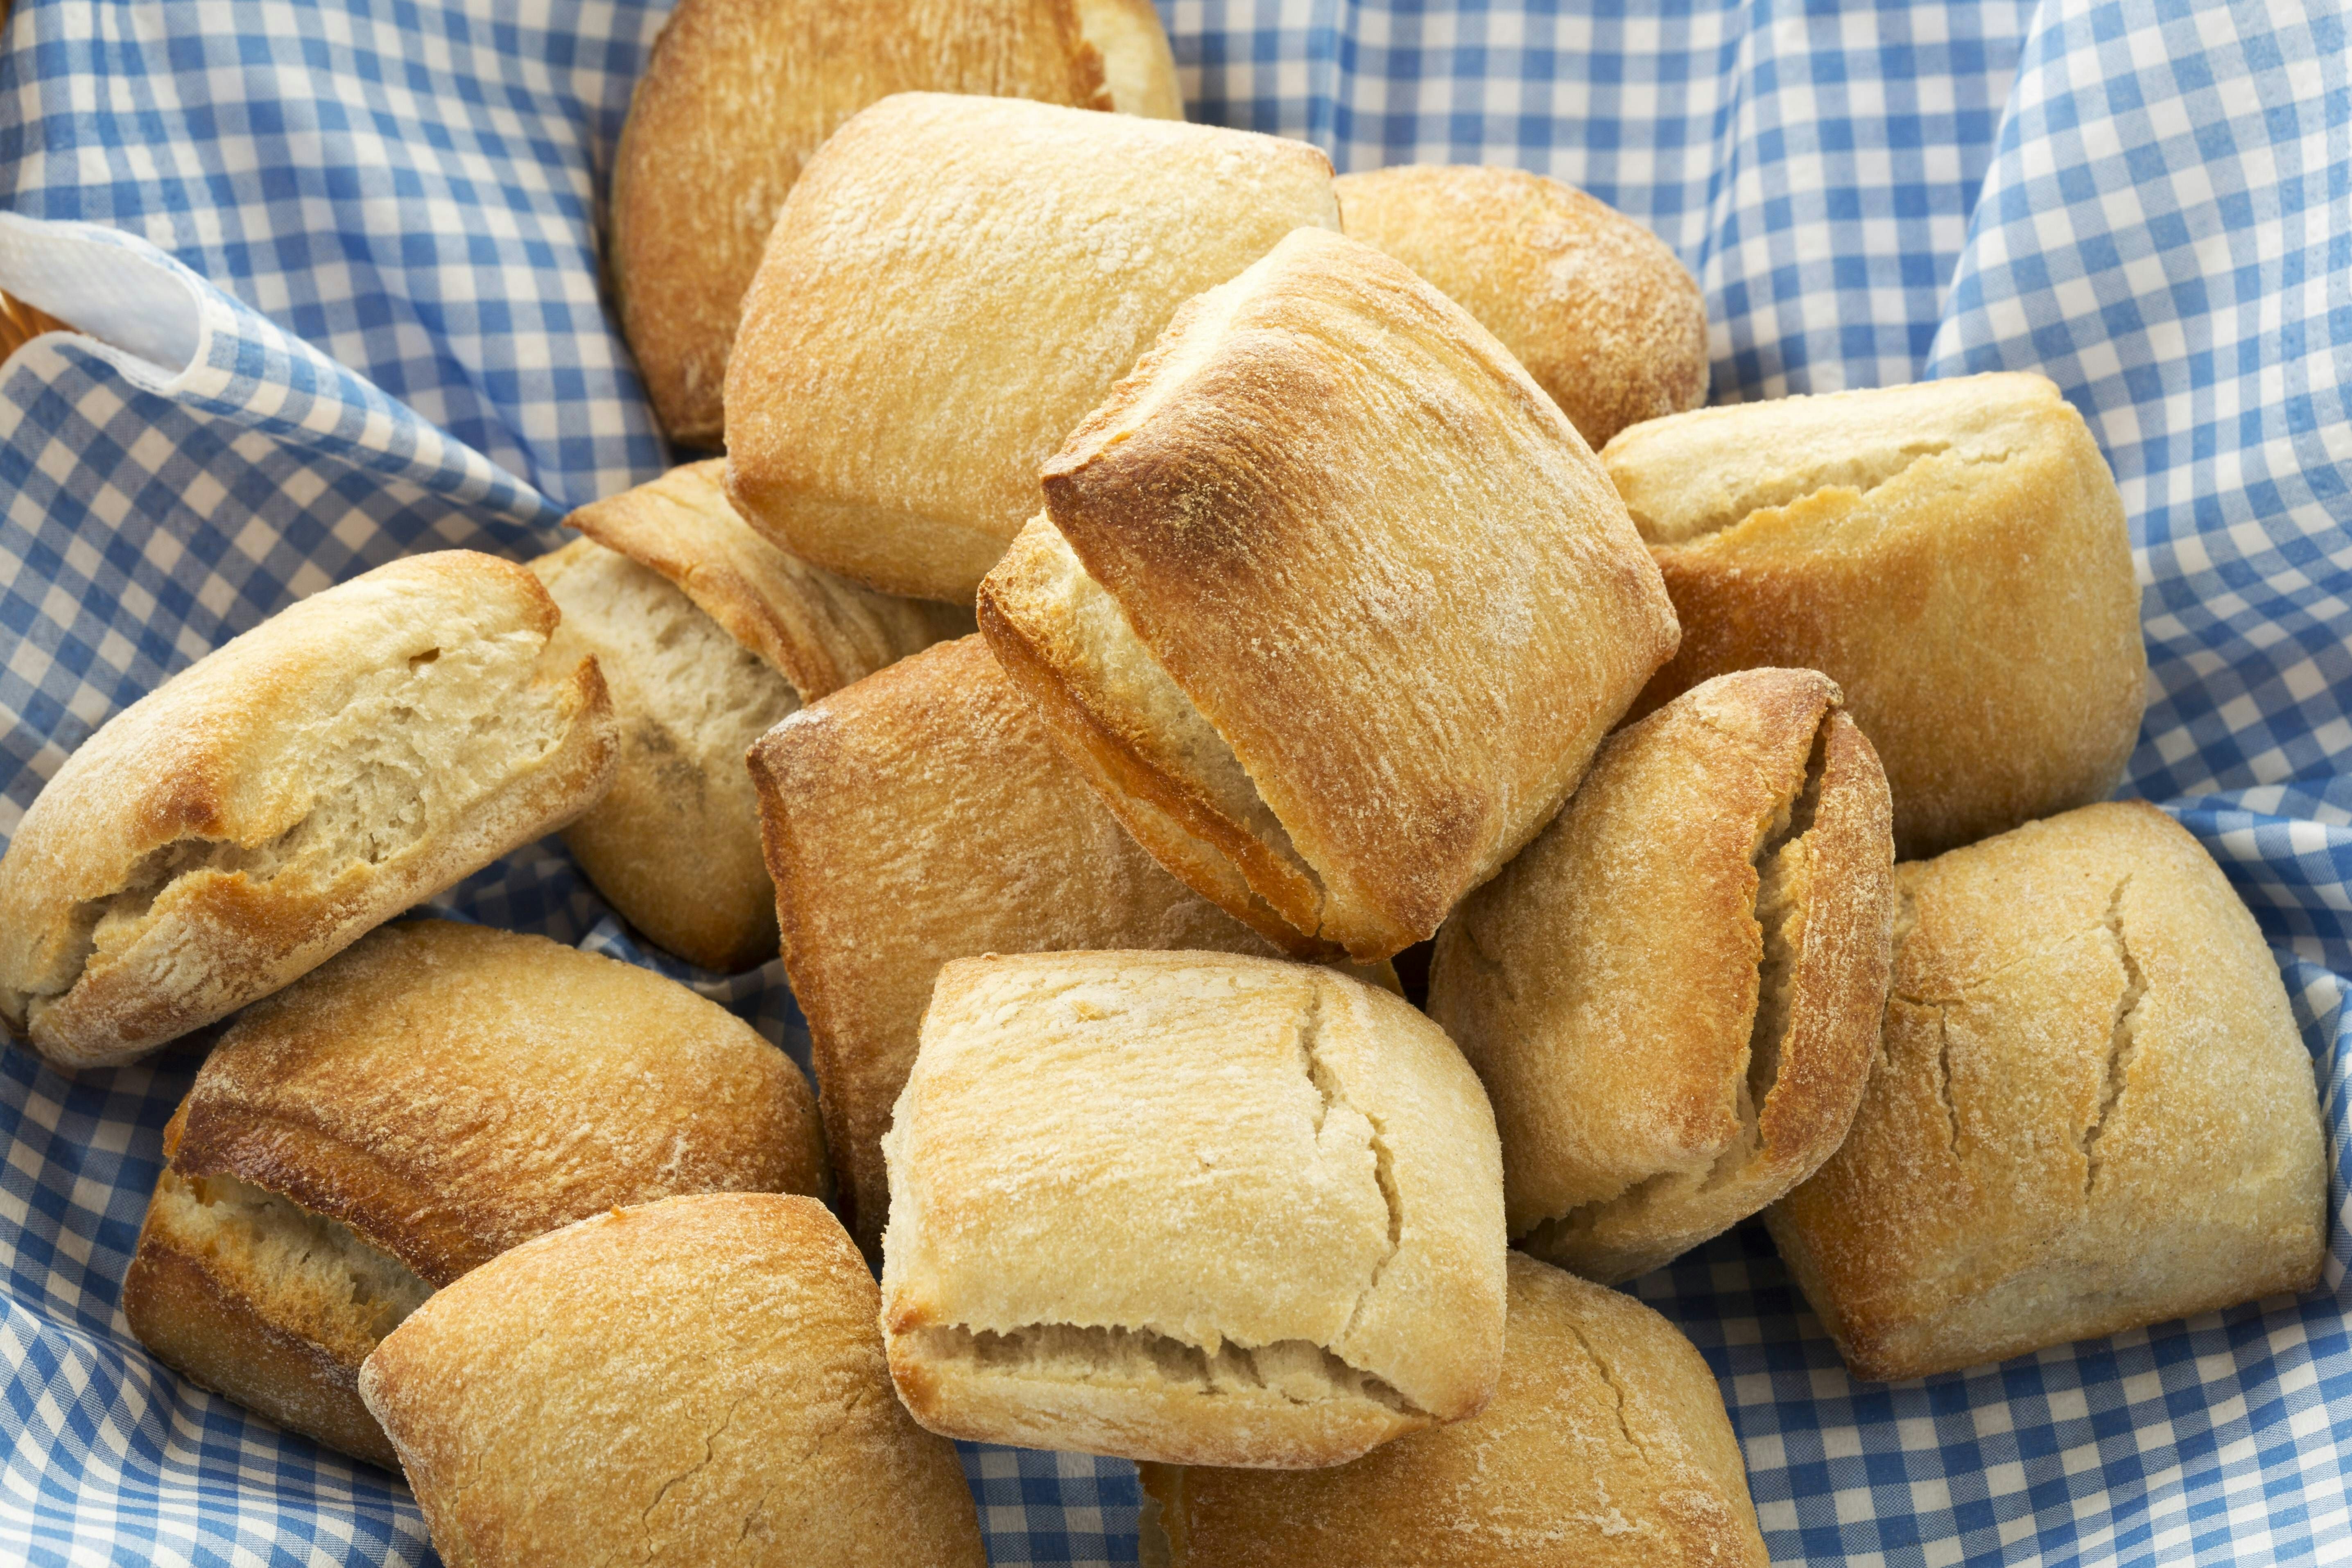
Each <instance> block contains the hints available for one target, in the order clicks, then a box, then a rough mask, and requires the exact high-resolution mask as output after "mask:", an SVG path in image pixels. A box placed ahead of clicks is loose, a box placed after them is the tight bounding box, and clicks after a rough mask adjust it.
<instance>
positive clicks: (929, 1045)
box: [882, 952, 1503, 1468]
mask: <svg viewBox="0 0 2352 1568" xmlns="http://www.w3.org/2000/svg"><path fill="white" fill-rule="evenodd" d="M882 1148H883V1152H884V1155H885V1156H886V1158H887V1160H888V1163H889V1169H890V1229H889V1232H888V1234H887V1236H886V1237H884V1239H883V1263H882V1329H883V1336H884V1339H885V1341H886V1342H887V1344H888V1346H889V1351H890V1375H891V1379H892V1381H893V1382H895V1383H896V1384H898V1394H899V1397H900V1398H902V1399H904V1400H905V1401H906V1403H907V1408H908V1409H909V1410H910V1411H912V1412H913V1413H914V1415H915V1419H916V1420H918V1421H919V1422H921V1423H922V1424H923V1425H924V1426H928V1427H929V1428H930V1429H931V1430H932V1431H934V1432H941V1433H945V1434H947V1435H948V1436H955V1437H968V1438H972V1439H976V1440H978V1441H982V1442H995V1443H1018V1444H1021V1445H1024V1447H1034V1448H1075V1449H1080V1450H1084V1451H1086V1452H1088V1453H1097V1454H1111V1455H1117V1456H1119V1457H1122V1458H1131V1459H1156V1460H1160V1461H1163V1462H1166V1463H1171V1464H1215V1465H1244V1466H1251V1467H1256V1466H1274V1467H1280V1468H1296V1467H1300V1466H1308V1465H1329V1464H1338V1463H1339V1462H1341V1461H1343V1460H1346V1459H1351V1458H1355V1457H1356V1456H1357V1455H1359V1454H1361V1453H1363V1452H1365V1451H1366V1450H1367V1449H1369V1448H1370V1447H1373V1446H1375V1445H1376V1444H1380V1443H1384V1442H1386V1441H1388V1440H1389V1439H1390V1438H1391V1437H1395V1436H1400V1435H1402V1434H1403V1433H1406V1432H1411V1431H1414V1430H1417V1429H1418V1428H1421V1427H1423V1426H1433V1425H1435V1424H1437V1423H1439V1422H1444V1421H1455V1420H1460V1419H1461V1418H1463V1417H1464V1416H1466V1415H1475V1414H1476V1413H1477V1411H1478V1410H1479V1409H1480V1408H1481V1407H1482V1406H1484V1405H1486V1401H1487V1399H1488V1397H1489V1396H1490V1395H1491V1394H1493V1393H1494V1389H1495V1378H1496V1369H1497V1367H1498V1365H1499V1363H1500V1361H1501V1357H1502V1349H1503V1201H1502V1200H1503V1192H1502V1173H1501V1170H1500V1167H1499V1164H1498V1159H1497V1155H1496V1146H1495V1123H1494V1118H1493V1116H1492V1115H1491V1113H1489V1111H1488V1110H1487V1109H1486V1096H1485V1095H1484V1094H1482V1093H1480V1092H1479V1089H1478V1080H1477V1079H1476V1078H1475V1077H1474V1076H1473V1075H1472V1073H1471V1071H1470V1069H1469V1067H1468V1066H1467V1065H1466V1064H1465V1062H1464V1061H1463V1060H1462V1057H1461V1054H1460V1053H1459V1052H1458V1051H1456V1050H1455V1049H1454V1047H1453V1044H1452V1043H1451V1042H1450V1041H1448V1040H1447V1039H1446V1037H1445V1036H1444V1034H1443V1033H1442V1032H1441V1031H1440V1030H1439V1029H1438V1028H1437V1026H1435V1025H1433V1024H1432V1023H1431V1022H1430V1021H1429V1020H1428V1019H1426V1018H1424V1017H1423V1016H1421V1015H1420V1014H1419V1013H1417V1012H1415V1011H1413V1009H1412V1007H1410V1006H1408V1005H1406V1004H1405V1003H1404V1002H1402V1000H1400V999H1399V998H1397V997H1395V996H1391V995H1390V994H1388V993H1386V992H1384V991H1380V990H1377V989H1375V988H1373V987H1371V986H1369V985H1365V984H1360V983H1358V982H1356V981H1353V980H1349V979H1348V978H1346V977H1345V976H1342V975H1338V974H1334V973H1331V972H1330V971H1328V970H1326V969H1318V968H1315V967H1311V966H1308V965H1304V964H1293V963H1280V962H1277V961H1275V960H1271V959H1262V958H1237V957H1225V956H1219V955H1211V954H1204V953H1190V952H1182V953H1179V952H1083V953H1034V954H1029V955H1026V956H1020V957H1003V958H1000V957H993V956H992V957H987V958H966V959H958V960H957V961H956V962H954V963H950V964H949V965H947V967H946V968H944V969H942V970H941V971H940V980H939V985H938V988H937V989H936V990H935V991H934V992H933V994H932V997H931V1005H930V1010H929V1012H928V1013H926V1014H925V1015H924V1016H923V1039H922V1050H921V1053H920V1054H919V1056H918V1057H917V1058H916V1059H915V1068H914V1072H913V1073H912V1074H911V1075H910V1076H909V1077H908V1080H907V1088H906V1091H905V1092H904V1093H903V1094H901V1095H900V1096H899V1097H898V1110H897V1114H896V1116H895V1118H894V1119H893V1121H892V1122H891V1125H890V1131H889V1132H888V1134H887V1136H885V1138H884V1139H883V1141H882Z"/></svg>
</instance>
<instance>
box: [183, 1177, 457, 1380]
mask: <svg viewBox="0 0 2352 1568" xmlns="http://www.w3.org/2000/svg"><path fill="white" fill-rule="evenodd" d="M148 1223H149V1224H150V1226H152V1227H154V1229H155V1232H156V1234H157V1235H158V1236H159V1237H161V1238H163V1239H164V1240H165V1241H166V1242H167V1243H168V1244H169V1245H171V1246H173V1247H177V1248H178V1249H180V1250H181V1251H183V1252H185V1253H188V1254H191V1255H193V1256H197V1257H201V1258H203V1259H204V1261H205V1267H206V1268H207V1269H208V1271H209V1272H211V1273H212V1274H213V1275H214V1276H215V1278H217V1279H220V1280H221V1281H222V1282H223V1283H224V1284H225V1285H226V1287H227V1288H229V1289H233V1290H234V1291H236V1294H238V1295H239V1296H242V1297H243V1298H244V1299H245V1300H247V1301H248V1302H250V1303H251V1304H252V1306H253V1308H254V1310H256V1311H257V1312H258V1313H259V1314H261V1315H262V1316H263V1317H264V1318H266V1319H268V1321H270V1322H271V1323H272V1324H273V1325H275V1326H277V1327H278V1328H281V1329H284V1330H286V1331H289V1332H292V1333H295V1334H298V1335H299V1336H300V1337H301V1338H302V1339H304V1340H306V1341H308V1342H310V1343H313V1344H316V1345H318V1346H320V1348H321V1349H323V1350H325V1351H326V1352H328V1353H329V1354H331V1355H332V1356H333V1357H334V1358H335V1359H336V1360H337V1361H339V1362H341V1363H342V1364H344V1365H345V1366H348V1367H352V1368H353V1369H356V1368H357V1367H358V1366H359V1364H360V1363H361V1362H362V1361H365V1360H366V1359H367V1355H368V1352H370V1351H372V1350H373V1349H374V1348H375V1346H376V1343H377V1342H378V1341H380V1340H382V1339H383V1337H384V1335H386V1334H388V1333H390V1332H392V1331H393V1330H394V1329H396V1328H398V1327H399V1326H400V1324H401V1322H402V1321H404V1319H406V1318H407V1316H408V1314H409V1313H411V1312H414V1311H415V1310H416V1309H417V1308H419V1307H421V1306H423V1305H424V1304H425V1298H426V1297H428V1296H430V1295H432V1293H433V1287H432V1286H430V1285H428V1284H426V1283H425V1281H424V1280H423V1279H420V1278H418V1277H417V1275H416V1274H415V1271H414V1270H412V1269H410V1268H408V1267H407V1266H406V1265H405V1264H404V1263H402V1262H401V1261H400V1260H399V1259H398V1258H394V1257H393V1256H392V1255H391V1254H389V1253H386V1252H383V1251H381V1250H379V1249H378V1248H376V1247H371V1246H369V1245H368V1244H367V1243H366V1242H364V1241H362V1240H361V1239H360V1238H359V1236H358V1235H357V1234H356V1233H355V1232H354V1231H352V1228H351V1227H350V1226H346V1225H343V1224H341V1223H340V1222H338V1221H336V1220H331V1219H329V1218H327V1217H326V1216H325V1215H320V1214H314V1213H312V1212H311V1211H310V1210H309V1209H306V1208H303V1207H301V1206H300V1205H298V1204H296V1203H294V1202H292V1201H291V1200H289V1199H287V1198H282V1197H279V1196H278V1194H275V1193H272V1192H268V1191H266V1190H264V1189H263V1188H260V1187H257V1186H255V1185H253V1184H250V1183H248V1182H242V1181H239V1180H237V1179H236V1177H234V1176H226V1175H211V1176H186V1175H183V1174H181V1173H179V1172H178V1171H175V1170H172V1169H168V1168H167V1169H166V1170H165V1171H164V1173H163V1178H162V1180H160V1181H159V1182H158V1183H157V1184H156V1185H155V1199H154V1205H153V1215H152V1218H151V1219H150V1220H149V1222H148ZM228 1392H230V1393H232V1394H233V1393H235V1392H236V1391H235V1390H230V1391H228Z"/></svg>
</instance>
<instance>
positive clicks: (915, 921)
mask: <svg viewBox="0 0 2352 1568" xmlns="http://www.w3.org/2000/svg"><path fill="white" fill-rule="evenodd" d="M751 777H752V779H753V780H754V781H755V783H756V784H757V787H758V789H759V793H760V810H761V819H762V821H763V823H764V825H765V834H766V842H767V854H768V865H769V868H770V869H771V870H772V872H773V873H774V875H775V886H776V904H777V911H778V913H779V915H780V916H781V917H782V925H783V934H784V968H785V972H786V973H787V974H788V975H789V976H790V978H791V980H792V986H793V998H794V999H795V1000H796V1001H798V1002H799V1003H800V1005H801V1010H802V1011H803V1013H804V1014H806V1015H807V1016H808V1024H809V1037H810V1040H811V1043H812V1047H813V1059H814V1066H815V1068H816V1081H817V1087H818V1089H819V1090H820V1091H821V1093H820V1097H819V1104H820V1105H821V1106H822V1108H823V1109H824V1121H825V1139H826V1143H827V1145H828V1146H829V1147H830V1149H831V1150H832V1152H833V1165H834V1170H835V1173H837V1175H838V1178H839V1182H838V1193H837V1201H838V1203H839V1204H840V1206H841V1208H842V1211H843V1213H844V1215H845V1218H846V1220H847V1223H848V1225H849V1226H850V1230H851V1233H852V1234H853V1235H855V1236H856V1237H857V1239H858V1242H859V1244H860V1245H861V1246H863V1247H865V1248H866V1250H867V1251H868V1252H870V1253H872V1254H874V1255H875V1256H877V1257H879V1256H880V1253H881V1247H882V1226H883V1221H884V1219H885V1218H886V1217H887V1215H888V1214H889V1212H890V1181H889V1176H888V1173H887V1171H886V1170H885V1169H884V1167H883V1163H882V1134H883V1131H885V1130H886V1129H887V1128H888V1126H889V1125H890V1108H891V1106H892V1105H893V1104H894V1103H896V1102H897V1100H898V1091H899V1090H900V1089H904V1088H906V1086H907V1073H908V1069H910V1068H913V1066H914V1065H915V1049H916V1046H917V1043H918V1039H919V1032H920V1030H921V1027H922V1022H923V1009H924V1008H925V1007H927V1006H928V1005H929V1004H930V1000H931V983H932V982H933V981H934V980H936V979H937V978H938V977H939V973H940V965H941V964H943V963H947V962H948V960H950V959H951V958H973V957H977V956H979V955H980V954H982V953H984V952H1054V951H1057V950H1062V949H1073V948H1076V949H1084V948H1108V947H1120V948H1202V949H1207V950H1209V951H1211V952H1242V953H1251V954H1257V955H1261V956H1265V957H1274V956H1277V953H1276V949H1275V947H1274V946H1273V944H1272V943H1270V942H1266V941H1265V939H1264V938H1263V937H1260V936H1259V935H1257V934H1256V933H1255V931H1251V930H1250V929H1249V928H1248V927H1247V926H1245V925H1243V924H1242V923H1241V922H1240V921H1236V920H1234V918H1233V917H1232V916H1230V915H1228V914H1226V913H1225V912H1224V911H1223V910H1220V909H1218V908H1217V907H1216V906H1215V905H1214V904H1212V903H1210V902H1209V901H1208V900H1205V899H1202V898H1201V897H1199V896H1198V895H1197V894H1195V893H1194V892H1193V891H1192V889H1189V888H1187V887H1185V886H1184V884H1183V883H1181V882H1179V881H1178V880H1177V879H1175V878H1173V877H1171V876H1170V875H1169V874H1168V873H1167V872H1166V871H1163V870H1161V869H1160V866H1159V864H1158V863H1157V862H1156V861H1154V860H1153V859H1152V858H1151V857H1150V856H1149V855H1147V854H1145V853H1144V852H1143V850H1142V849H1141V848H1139V847H1138V846H1137V845H1136V843H1135V841H1134V840H1133V839H1131V838H1129V837H1128V836H1127V833H1126V831H1125V830H1124V829H1122V828H1121V827H1120V826H1119V825H1118V819H1117V818H1115V817H1113V816H1111V814H1110V813H1109V811H1108V810H1107V809H1106V808H1105V807H1104V805H1103V804H1102V803H1101V802H1100V801H1099V800H1097V799H1096V798H1095V794H1094V791H1092V790H1091V789H1089V788H1087V784H1086V781H1085V780H1083V779H1081V778H1080V777H1079V776H1078V775H1077V773H1076V772H1075V771H1073V770H1072V769H1071V768H1070V766H1069V764H1067V763H1065V762H1064V761H1063V760H1062V757H1061V754H1060V753H1059V752H1056V751H1055V748H1054V744H1053V742H1051V741H1050V740H1048V739H1047V738H1046V735H1045V726H1044V725H1042V724H1040V723H1039V722H1038V721H1037V717H1036V715H1035V714H1034V713H1032V712H1031V711H1030V710H1029V705H1028V704H1027V703H1026V702H1024V700H1022V698H1021V694H1020V693H1019V692H1017V691H1015V690H1013V687H1012V685H1011V683H1010V682H1008V681H1007V680H1006V679H1004V674H1003V671H1002V670H1000V669H999V668H997V665H996V660H995V659H994V658H992V657H991V656H990V654H989V651H988V647H987V645H986V644H984V643H982V641H981V640H980V638H978V637H965V638H963V639H962V640H961V641H959V642H953V643H949V644H946V645H943V646H941V647H934V648H931V649H929V651H927V652H924V653H920V654H918V655H916V656H915V657H914V658H909V659H906V660H904V661H902V662H900V663H898V664H895V665H892V666H891V667H890V668H887V669H886V670H883V671H881V672H879V673H878V674H876V675H873V676H869V677H868V678H867V679H864V680H861V681H859V682H858V683H857V684H856V685H855V686H853V687H850V688H848V689H845V690H843V691H839V692H836V693H835V694H834V695H833V696H831V697H828V698H826V699H824V700H823V701H820V702H817V703H814V704H812V705H811V706H810V707H808V708H806V709H803V710H802V711H801V712H799V713H797V714H795V715H794V716H793V718H791V719H790V720H788V721H785V722H784V723H782V724H780V725H778V726H777V727H776V728H775V729H774V730H773V731H770V732H769V733H768V735H767V736H765V737H764V738H763V739H761V742H759V743H758V744H757V745H756V746H754V747H753V748H752V749H751Z"/></svg>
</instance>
